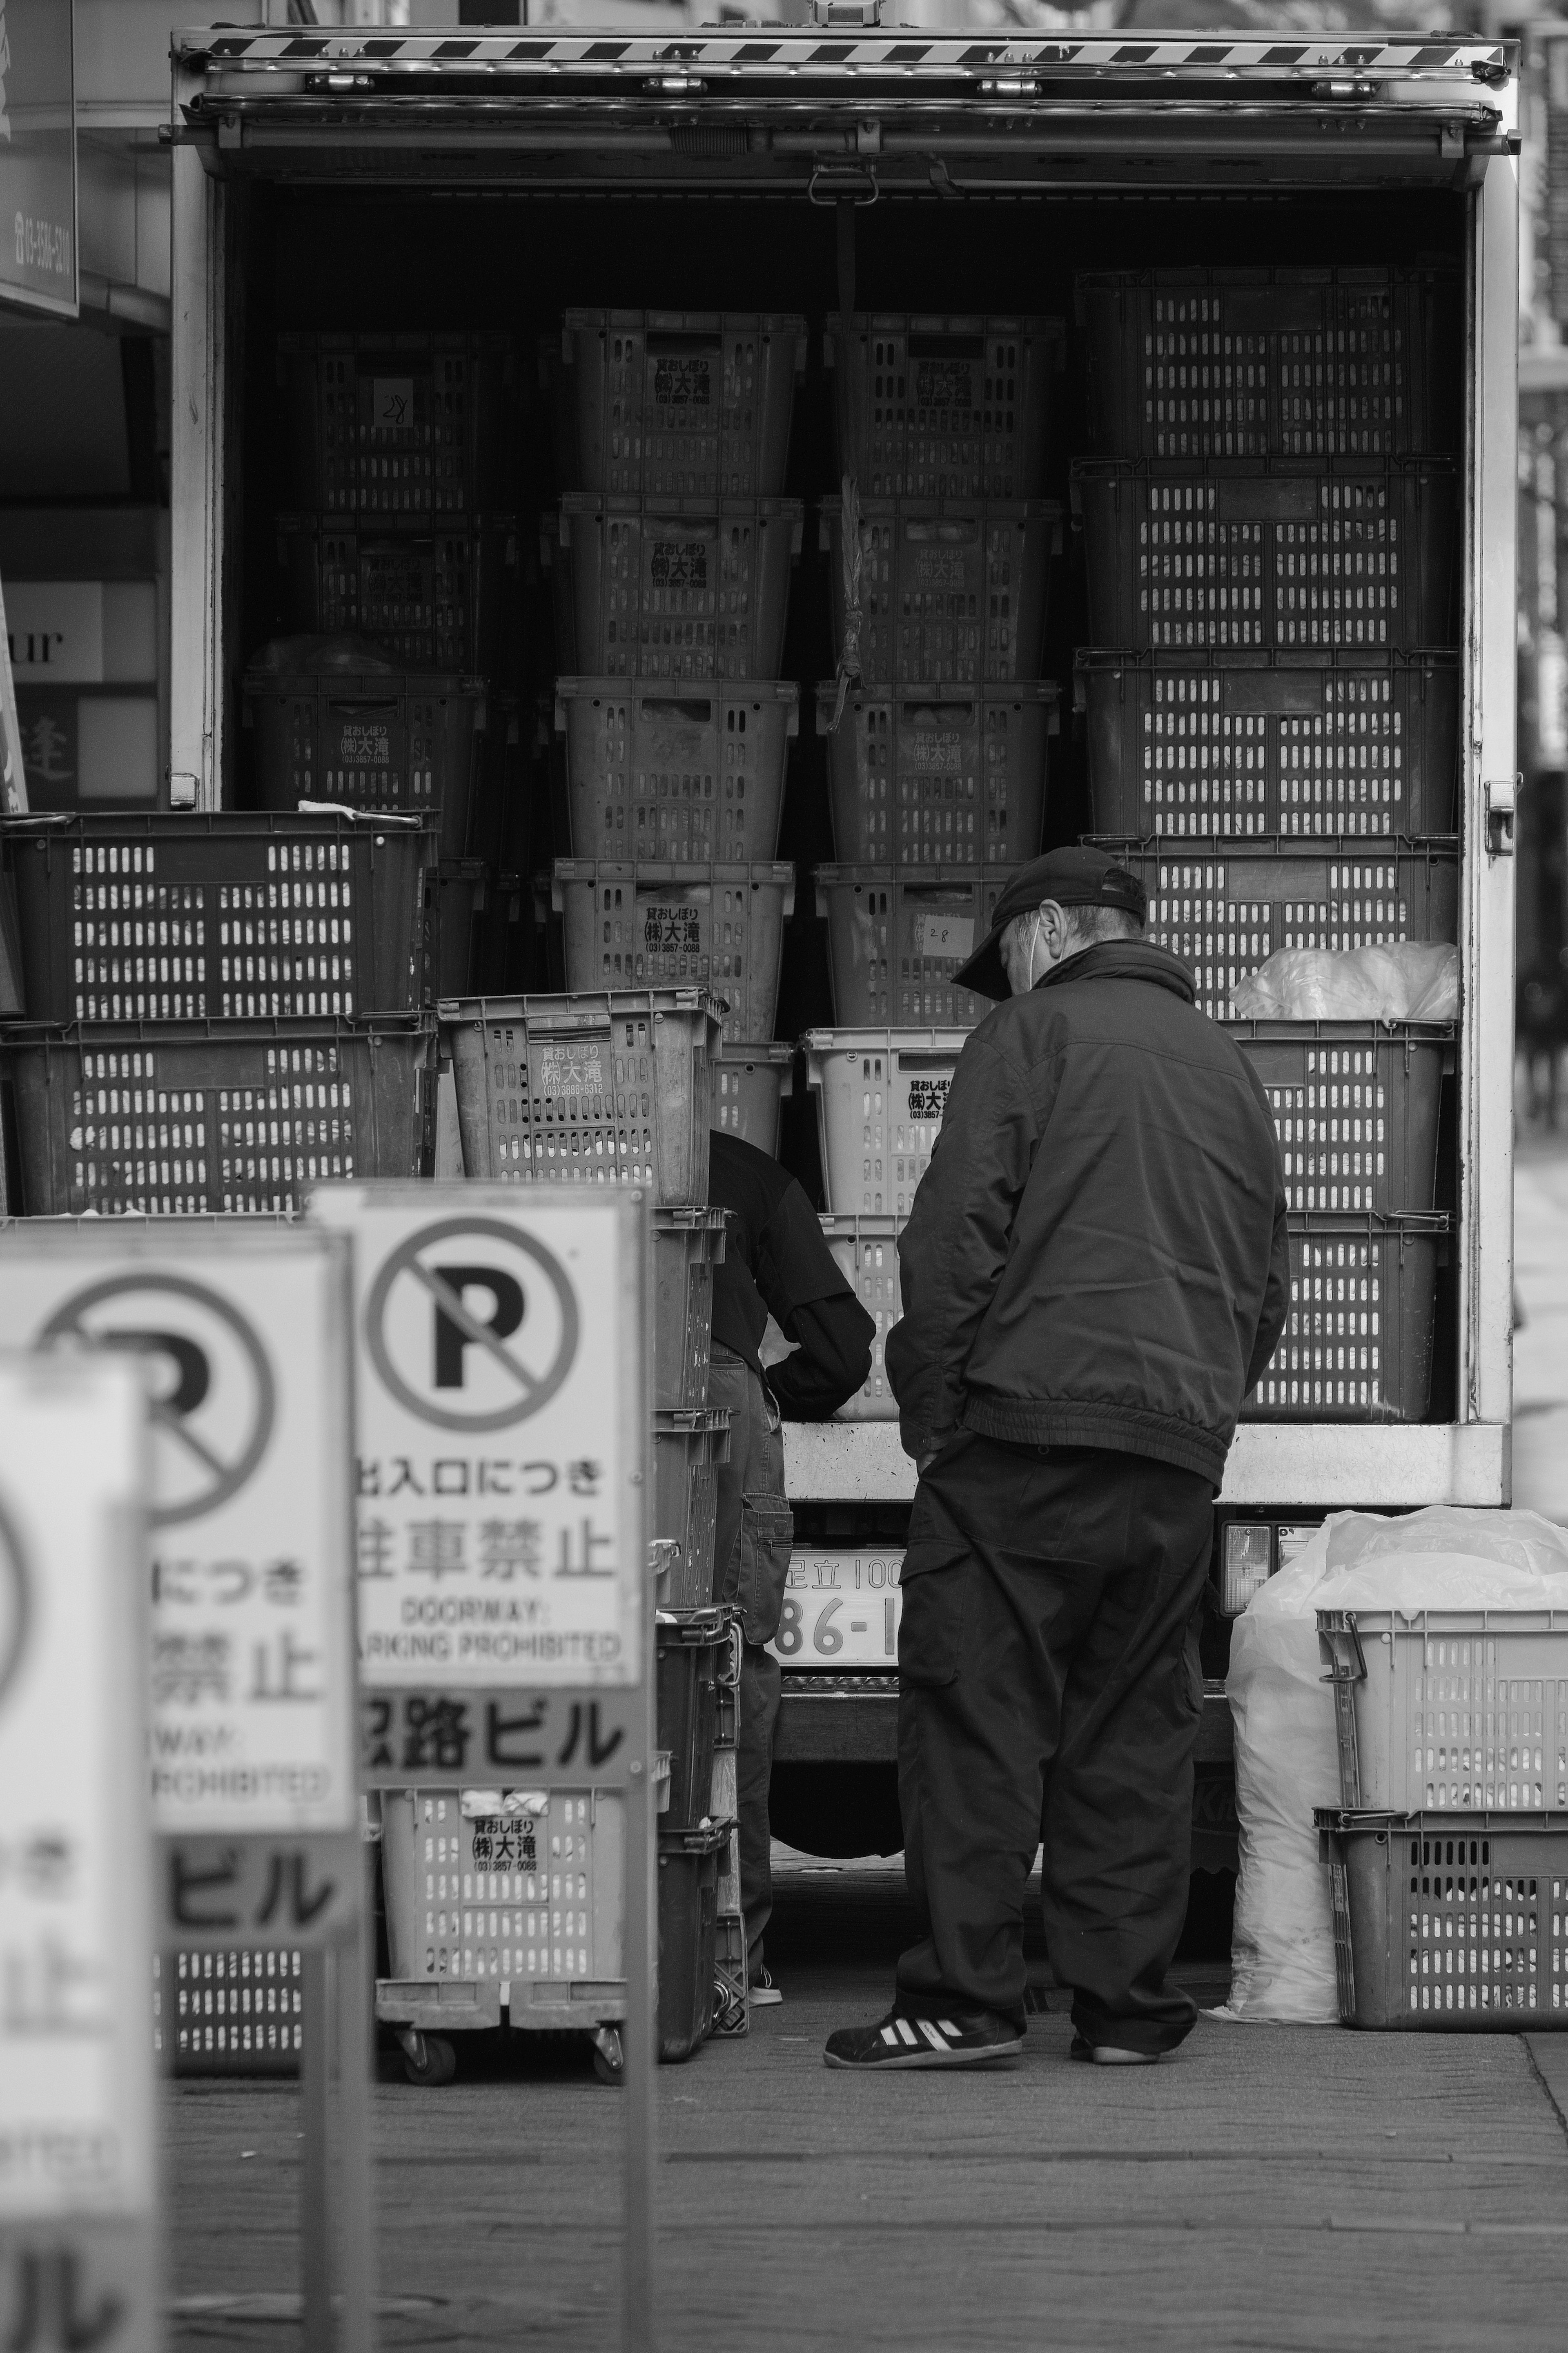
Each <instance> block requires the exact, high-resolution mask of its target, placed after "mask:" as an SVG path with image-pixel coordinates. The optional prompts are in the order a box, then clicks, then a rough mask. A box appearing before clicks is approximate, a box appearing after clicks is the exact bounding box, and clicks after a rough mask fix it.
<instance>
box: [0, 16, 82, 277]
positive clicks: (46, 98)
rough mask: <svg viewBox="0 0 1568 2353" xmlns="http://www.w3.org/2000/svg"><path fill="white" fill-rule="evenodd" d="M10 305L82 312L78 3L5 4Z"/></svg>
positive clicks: (3, 255)
mask: <svg viewBox="0 0 1568 2353" xmlns="http://www.w3.org/2000/svg"><path fill="white" fill-rule="evenodd" d="M0 298H4V299H5V301H12V302H21V303H25V304H26V306H27V307H28V308H29V309H30V310H36V311H56V312H58V313H60V314H62V315H63V316H64V317H66V318H70V319H74V318H75V316H76V314H77V241H76V91H75V77H74V70H73V58H72V25H71V0H0Z"/></svg>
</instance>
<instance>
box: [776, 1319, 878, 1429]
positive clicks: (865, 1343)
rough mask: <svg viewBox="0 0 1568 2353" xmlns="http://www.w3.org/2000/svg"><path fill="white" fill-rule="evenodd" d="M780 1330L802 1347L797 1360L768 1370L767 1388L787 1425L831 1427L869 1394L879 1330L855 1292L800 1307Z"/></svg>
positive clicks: (796, 1354)
mask: <svg viewBox="0 0 1568 2353" xmlns="http://www.w3.org/2000/svg"><path fill="white" fill-rule="evenodd" d="M779 1329H780V1331H781V1332H782V1333H783V1334H784V1338H785V1339H786V1340H796V1341H798V1342H799V1344H800V1345H799V1346H798V1347H797V1348H796V1350H795V1354H794V1356H786V1357H785V1358H784V1361H783V1362H782V1363H781V1364H777V1365H773V1366H770V1367H769V1370H768V1387H769V1388H771V1389H772V1391H773V1395H774V1397H775V1398H777V1399H778V1406H779V1411H780V1412H781V1413H782V1414H783V1416H784V1419H785V1420H786V1421H826V1419H827V1417H828V1415H829V1414H830V1413H837V1410H838V1409H839V1407H840V1406H841V1405H843V1404H844V1403H845V1401H846V1399H847V1398H852V1397H853V1396H854V1395H855V1392H856V1390H857V1389H859V1388H864V1387H865V1385H866V1377H867V1375H868V1373H869V1372H870V1369H871V1343H872V1341H873V1340H874V1339H875V1338H876V1336H877V1326H876V1325H875V1324H874V1323H873V1322H872V1321H871V1318H870V1316H869V1315H868V1314H867V1313H866V1310H865V1309H864V1308H863V1307H862V1306H861V1304H860V1302H859V1301H858V1299H857V1298H856V1296H855V1294H854V1293H853V1292H852V1291H840V1292H837V1293H835V1295H834V1296H833V1297H832V1298H830V1299H814V1300H812V1301H811V1302H810V1303H808V1304H807V1305H805V1306H803V1307H797V1308H796V1309H795V1313H794V1314H793V1315H790V1316H788V1317H786V1318H785V1319H784V1320H783V1321H782V1322H781V1323H780V1324H779Z"/></svg>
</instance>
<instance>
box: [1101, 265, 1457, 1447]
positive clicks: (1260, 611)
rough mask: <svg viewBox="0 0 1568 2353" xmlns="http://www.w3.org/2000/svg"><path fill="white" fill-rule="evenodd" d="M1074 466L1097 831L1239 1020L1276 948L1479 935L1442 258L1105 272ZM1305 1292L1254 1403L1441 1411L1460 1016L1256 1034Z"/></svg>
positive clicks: (1215, 1003) (1254, 1027) (1448, 293)
mask: <svg viewBox="0 0 1568 2353" xmlns="http://www.w3.org/2000/svg"><path fill="white" fill-rule="evenodd" d="M1078 306H1079V324H1080V327H1081V329H1082V331H1083V336H1084V348H1085V353H1086V359H1087V364H1088V370H1089V415H1090V426H1091V430H1092V433H1093V438H1094V445H1095V448H1096V450H1097V452H1102V453H1104V454H1097V455H1096V456H1094V457H1093V458H1089V459H1081V460H1079V461H1078V462H1077V463H1075V465H1074V468H1073V498H1074V504H1075V509H1076V510H1077V512H1078V513H1079V516H1080V518H1081V522H1082V528H1083V534H1084V545H1085V554H1086V559H1087V572H1088V587H1089V625H1090V629H1091V632H1092V634H1093V637H1094V638H1095V640H1096V642H1095V644H1094V645H1093V646H1091V647H1089V648H1088V649H1084V650H1082V651H1080V652H1079V656H1078V658H1077V670H1076V684H1077V692H1078V699H1079V703H1080V705H1081V706H1082V708H1083V709H1084V711H1085V712H1086V720H1087V737H1088V753H1089V787H1090V794H1091V798H1092V803H1093V825H1094V833H1095V837H1096V838H1098V839H1102V840H1105V841H1107V842H1110V843H1113V844H1114V845H1115V846H1116V847H1117V848H1118V849H1119V853H1120V854H1121V856H1122V858H1123V859H1124V860H1125V862H1126V863H1128V864H1129V865H1131V867H1132V868H1133V869H1134V870H1135V871H1137V872H1138V873H1140V874H1141V875H1142V879H1143V881H1144V882H1145V884H1146V886H1147V888H1148V892H1149V925H1148V928H1149V936H1150V937H1151V938H1152V939H1153V940H1155V941H1157V942H1159V943H1160V944H1162V945H1163V946H1166V947H1169V948H1171V949H1173V950H1174V952H1175V953H1176V954H1177V955H1180V956H1182V957H1183V958H1184V960H1185V962H1186V963H1187V964H1188V965H1190V966H1191V968H1192V970H1193V972H1194V976H1195V978H1196V981H1197V989H1198V1003H1199V1004H1200V1006H1201V1007H1202V1008H1203V1009H1204V1010H1205V1012H1207V1013H1209V1014H1210V1015H1212V1016H1213V1017H1214V1018H1215V1019H1216V1020H1221V1021H1224V1020H1226V1019H1228V1018H1230V1015H1231V996H1232V992H1233V990H1234V989H1235V988H1236V987H1237V984H1238V983H1239V982H1240V981H1242V980H1244V979H1245V978H1247V976H1248V975H1250V974H1252V973H1254V972H1256V971H1257V970H1258V966H1259V965H1262V964H1263V963H1264V962H1265V961H1266V959H1267V958H1268V956H1269V955H1272V954H1273V953H1274V952H1275V951H1276V950H1279V949H1282V948H1292V947H1294V948H1311V949H1327V950H1342V949H1352V948H1358V947H1364V946H1368V945H1372V944H1387V943H1394V942H1401V941H1413V940H1421V941H1453V940H1456V939H1457V937H1458V842H1457V839H1456V836H1455V831H1454V828H1455V823H1456V806H1457V804H1456V783H1457V778H1458V765H1459V702H1460V695H1459V659H1458V651H1457V649H1456V648H1457V638H1456V627H1457V623H1456V616H1457V614H1458V596H1457V578H1456V574H1457V565H1458V554H1459V548H1460V543H1461V532H1460V507H1459V487H1460V486H1459V478H1458V461H1457V459H1456V456H1455V455H1454V453H1455V452H1457V451H1458V448H1459V447H1460V428H1461V421H1462V420H1461V416H1460V407H1459V402H1460V387H1461V381H1462V372H1461V370H1460V369H1459V367H1458V362H1457V360H1456V359H1455V356H1454V354H1455V353H1456V352H1457V351H1458V350H1459V349H1461V348H1462V343H1463V310H1462V295H1461V290H1460V287H1459V283H1458V279H1457V278H1456V277H1454V276H1453V275H1451V274H1449V273H1447V272H1444V271H1442V270H1439V269H1397V270H1396V269H1381V268H1376V267H1369V268H1364V269H1326V268H1325V269H1312V268H1301V269H1170V270H1166V269H1158V270H1142V271H1129V272H1116V273H1109V272H1107V273H1091V274H1089V275H1086V276H1084V277H1082V278H1080V280H1079V284H1078ZM1235 1035H1236V1036H1237V1041H1238V1043H1239V1044H1240V1045H1241V1047H1242V1050H1243V1051H1244V1052H1245V1053H1246V1054H1247V1056H1248V1057H1249V1059H1250V1060H1252V1061H1253V1062H1254V1064H1255V1066H1256V1068H1257V1070H1258V1075H1259V1077H1260V1078H1261V1079H1262V1081H1263V1082H1264V1085H1265V1086H1266V1088H1267V1089H1268V1096H1269V1100H1270V1103H1272V1105H1273V1108H1274V1113H1275V1118H1276V1124H1277V1126H1278V1130H1279V1140H1280V1145H1281V1148H1282V1153H1283V1157H1284V1165H1285V1174H1286V1181H1287V1186H1288V1189H1289V1207H1290V1235H1291V1240H1290V1251H1291V1275H1292V1297H1291V1304H1290V1315H1289V1324H1288V1327H1287V1329H1286V1332H1285V1335H1284V1336H1283V1338H1282V1340H1281V1342H1280V1345H1279V1351H1278V1353H1277V1355H1276V1356H1275V1359H1274V1362H1273V1364H1272V1365H1271V1366H1269V1368H1268V1373H1267V1374H1266V1375H1265V1377H1264V1378H1263V1379H1262V1381H1261V1382H1260V1383H1259V1384H1258V1388H1257V1390H1256V1391H1255V1392H1254V1394H1253V1396H1252V1397H1251V1398H1249V1400H1248V1402H1247V1408H1246V1411H1247V1414H1248V1415H1249V1416H1250V1417H1252V1418H1254V1419H1283V1420H1327V1421H1350V1420H1362V1421H1364V1420H1408V1421H1419V1420H1422V1419H1425V1418H1426V1414H1427V1412H1428V1409H1429V1404H1430V1400H1431V1390H1432V1378H1433V1354H1434V1327H1435V1316H1436V1290H1437V1270H1438V1265H1439V1261H1440V1258H1441V1255H1442V1253H1443V1250H1444V1248H1445V1235H1446V1231H1447V1220H1446V1219H1445V1218H1443V1217H1441V1216H1439V1215H1437V1214H1436V1209H1437V1204H1438V1198H1439V1197H1438V1190H1437V1187H1438V1182H1439V1168H1438V1153H1437V1135H1438V1119H1439V1106H1440V1095H1441V1091H1442V1082H1443V1076H1444V1072H1445V1070H1447V1069H1451V1068H1452V1063H1453V1051H1454V1031H1453V1027H1452V1025H1451V1024H1448V1025H1433V1024H1412V1023H1391V1022H1388V1021H1385V1020H1384V1021H1286V1022H1263V1021H1246V1022H1237V1023H1236V1025H1235Z"/></svg>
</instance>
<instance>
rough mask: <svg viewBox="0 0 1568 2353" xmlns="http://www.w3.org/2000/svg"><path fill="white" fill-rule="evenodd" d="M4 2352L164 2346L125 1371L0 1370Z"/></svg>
mask: <svg viewBox="0 0 1568 2353" xmlns="http://www.w3.org/2000/svg"><path fill="white" fill-rule="evenodd" d="M0 1428H3V1429H4V1431H5V1443H4V1446H3V1447H0V1788H4V1789H5V1793H6V1796H5V1831H4V1834H3V1836H0V2344H4V2345H5V2346H6V2347H7V2348H11V2353H52V2348H57V2347H61V2346H74V2347H79V2348H84V2353H86V2348H98V2353H153V2348H156V2347H157V2346H159V2345H161V2344H162V2342H163V2318H162V2297H161V2295H160V2293H159V2289H160V2277H159V2274H160V2263H159V2251H158V2241H157V2219H156V2218H157V2208H156V2179H157V2171H158V2152H157V2135H156V2132H155V2130H154V2123H153V2042H152V2035H151V2032H150V2031H149V2029H150V2024H151V2021H150V2018H149V2014H148V1992H149V1987H148V1978H147V1963H148V1959H149V1957H150V1955H151V1952H152V1937H151V1933H150V1929H149V1923H148V1917H147V1893H148V1889H149V1887H150V1885H151V1883H152V1873H151V1870H150V1867H149V1866H150V1860H151V1858H150V1853H149V1844H148V1811H147V1799H146V1778H145V1772H144V1765H143V1760H144V1755H145V1750H144V1736H145V1725H144V1721H143V1703H144V1693H143V1691H142V1687H141V1685H140V1684H139V1683H138V1681H137V1679H136V1678H135V1677H134V1676H133V1675H128V1674H127V1672H126V1661H127V1659H128V1658H134V1657H136V1656H137V1654H138V1652H139V1651H141V1650H142V1648H143V1647H144V1645H145V1641H146V1623H145V1621H146V1601H145V1584H144V1580H143V1578H142V1574H141V1571H142V1559H143V1531H142V1503H143V1496H144V1491H145V1482H146V1437H147V1408H146V1399H145V1394H144V1390H143V1387H142V1381H141V1380H140V1378H139V1377H138V1376H137V1373H136V1370H135V1368H134V1367H132V1366H129V1365H126V1364H116V1363H113V1362H111V1361H105V1360H104V1359H102V1358H95V1359H92V1360H90V1361H84V1362H79V1363H75V1364H70V1363H56V1364H51V1365H48V1366H39V1365H37V1363H35V1362H33V1361H31V1360H30V1359H28V1358H26V1357H18V1356H5V1357H3V1358H0Z"/></svg>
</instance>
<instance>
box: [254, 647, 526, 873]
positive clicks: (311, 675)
mask: <svg viewBox="0 0 1568 2353" xmlns="http://www.w3.org/2000/svg"><path fill="white" fill-rule="evenodd" d="M241 709H242V712H243V716H244V724H245V726H246V728H247V730H248V731H249V732H250V733H251V734H252V736H253V738H254V754H253V773H254V779H255V785H256V793H257V798H258V801H259V802H260V805H261V807H263V808H264V809H278V810H293V811H297V810H298V809H299V808H300V804H301V803H306V802H315V803H318V804H323V803H324V804H327V805H329V806H331V807H334V808H340V809H346V810H351V811H353V812H354V813H356V814H357V813H360V812H365V813H371V812H374V813H377V814H387V815H395V816H402V817H417V818H422V819H423V820H424V822H425V823H426V824H427V825H433V826H435V827H436V828H437V829H438V840H439V846H440V854H441V856H442V857H443V858H461V857H462V856H463V855H464V853H465V849H466V845H467V842H468V808H469V802H470V800H471V797H472V793H473V783H474V771H475V767H476V765H477V763H478V760H479V748H480V744H481V740H482V738H483V735H484V732H485V719H486V690H485V681H484V680H483V679H482V678H460V677H457V676H444V675H439V674H432V675H429V676H418V677H416V676H412V675H409V674H407V673H405V672H404V671H401V670H387V671H380V670H364V671H336V670H319V671H309V672H304V673H293V674H290V673H289V672H286V671H279V670H248V671H247V673H246V680H245V691H244V697H243V701H242V704H241Z"/></svg>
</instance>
